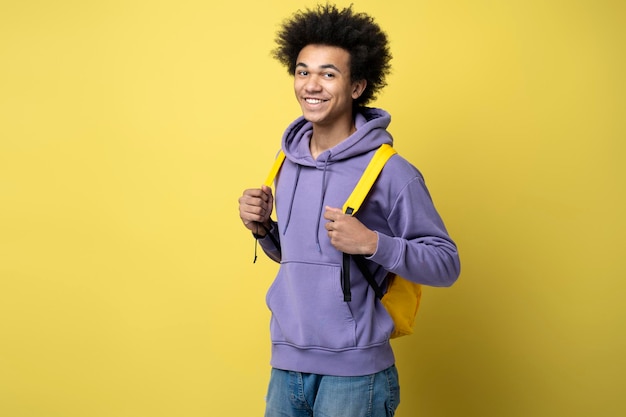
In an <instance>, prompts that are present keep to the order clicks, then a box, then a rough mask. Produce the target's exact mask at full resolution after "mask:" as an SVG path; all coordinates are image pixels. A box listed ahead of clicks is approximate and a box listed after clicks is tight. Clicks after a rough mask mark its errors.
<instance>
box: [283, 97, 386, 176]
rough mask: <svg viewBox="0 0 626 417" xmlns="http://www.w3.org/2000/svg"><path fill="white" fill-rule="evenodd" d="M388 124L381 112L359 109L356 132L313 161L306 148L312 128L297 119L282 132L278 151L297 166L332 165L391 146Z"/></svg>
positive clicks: (367, 108) (309, 123) (307, 147)
mask: <svg viewBox="0 0 626 417" xmlns="http://www.w3.org/2000/svg"><path fill="white" fill-rule="evenodd" d="M390 122H391V116H390V115H389V113H387V112H386V111H384V110H382V109H377V108H370V107H362V108H359V109H358V110H357V113H356V116H355V126H356V131H355V132H354V133H353V134H352V135H350V136H349V137H348V138H346V139H345V140H344V141H342V142H340V143H339V144H337V145H336V146H334V147H333V148H331V149H328V150H326V151H324V152H322V154H320V156H319V157H318V159H317V161H316V160H314V159H313V158H312V157H311V151H310V148H309V142H310V140H311V135H312V134H313V124H312V123H311V122H308V121H306V120H305V119H304V117H302V116H301V117H299V118H298V119H296V120H295V121H294V122H293V123H291V125H289V127H288V128H287V130H286V131H285V134H284V135H283V140H282V149H283V151H284V152H285V155H286V156H287V158H288V159H289V160H290V161H292V162H294V163H295V164H298V165H304V166H316V165H319V164H332V162H333V161H340V160H343V159H348V158H351V157H353V156H356V155H361V154H363V153H366V152H369V151H371V150H373V149H376V148H378V147H379V146H380V145H382V144H384V143H388V144H390V145H393V139H392V137H391V135H390V134H389V133H388V132H387V130H386V129H387V126H389V123H390Z"/></svg>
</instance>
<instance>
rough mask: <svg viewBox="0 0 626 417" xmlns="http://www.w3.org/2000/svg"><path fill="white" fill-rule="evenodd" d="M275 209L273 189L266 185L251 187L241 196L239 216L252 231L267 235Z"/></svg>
mask: <svg viewBox="0 0 626 417" xmlns="http://www.w3.org/2000/svg"><path fill="white" fill-rule="evenodd" d="M273 209H274V196H273V195H272V189H271V188H270V187H268V186H266V185H263V186H262V187H261V188H249V189H247V190H245V191H244V192H243V195H242V196H241V197H239V217H240V218H241V221H242V222H243V224H244V226H246V227H247V228H248V229H249V230H250V231H252V233H257V234H259V235H260V236H265V229H264V228H263V227H262V226H261V225H265V227H267V228H268V229H269V228H270V226H271V225H270V216H271V215H272V210H273Z"/></svg>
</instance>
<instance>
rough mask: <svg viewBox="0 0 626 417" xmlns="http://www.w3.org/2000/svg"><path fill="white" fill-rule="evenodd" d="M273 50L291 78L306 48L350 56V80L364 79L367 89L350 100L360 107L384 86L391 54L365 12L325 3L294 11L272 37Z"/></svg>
mask: <svg viewBox="0 0 626 417" xmlns="http://www.w3.org/2000/svg"><path fill="white" fill-rule="evenodd" d="M276 44H277V45H278V46H277V47H276V49H274V50H273V51H272V56H273V57H274V58H276V59H277V60H278V61H279V62H280V63H281V64H283V65H284V66H286V67H287V70H288V72H289V74H291V75H294V73H295V69H296V68H295V67H296V60H297V58H298V54H299V53H300V51H301V50H302V48H304V47H305V46H307V45H311V44H317V45H328V46H336V47H340V48H343V49H345V50H346V51H348V52H349V53H350V77H351V80H352V81H359V80H366V81H367V87H366V88H365V91H364V92H363V94H361V96H360V97H359V98H358V99H356V100H355V101H354V105H355V106H357V107H358V106H364V105H366V104H367V103H369V102H370V101H372V100H374V99H375V98H376V96H377V94H378V93H379V92H380V90H381V89H382V88H383V87H385V86H386V85H387V82H386V81H385V77H386V76H387V75H388V74H389V73H390V72H391V64H390V61H391V52H390V50H389V43H388V40H387V35H386V33H385V32H383V31H382V30H381V29H380V27H379V26H378V24H376V23H375V22H374V19H373V18H372V17H370V16H369V15H367V14H365V13H356V12H353V10H352V6H350V7H347V8H345V9H343V10H339V9H337V7H336V6H334V5H330V4H326V5H318V6H317V9H306V10H304V11H302V10H298V11H296V12H295V13H294V14H293V16H292V17H291V18H290V19H287V20H285V21H284V22H283V24H282V26H281V28H280V30H279V31H278V32H277V34H276Z"/></svg>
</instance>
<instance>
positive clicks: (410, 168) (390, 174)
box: [380, 153, 424, 183]
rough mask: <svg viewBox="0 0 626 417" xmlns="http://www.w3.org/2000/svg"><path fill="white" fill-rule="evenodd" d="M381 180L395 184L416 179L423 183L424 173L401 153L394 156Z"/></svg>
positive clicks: (383, 171) (386, 166)
mask: <svg viewBox="0 0 626 417" xmlns="http://www.w3.org/2000/svg"><path fill="white" fill-rule="evenodd" d="M380 179H381V180H383V181H385V180H386V181H393V182H400V183H402V182H409V181H413V180H415V179H420V180H422V181H423V179H424V178H423V176H422V173H421V172H420V171H419V170H418V169H417V167H415V165H413V164H412V163H411V162H409V161H408V160H407V159H405V158H404V157H403V156H402V155H400V154H399V153H396V154H395V155H393V156H392V157H391V158H389V160H388V161H387V163H386V164H385V167H384V168H383V170H382V172H381V178H380Z"/></svg>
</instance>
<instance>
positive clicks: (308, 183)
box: [239, 5, 460, 417]
mask: <svg viewBox="0 0 626 417" xmlns="http://www.w3.org/2000/svg"><path fill="white" fill-rule="evenodd" d="M277 44H278V47H277V49H276V50H275V51H274V56H275V57H276V58H277V59H278V60H279V61H280V62H281V63H283V64H285V66H286V67H287V68H288V70H289V73H290V74H292V75H293V76H294V90H295V96H296V99H297V100H298V103H299V104H300V107H301V109H302V117H299V118H298V119H296V120H295V121H294V122H293V123H292V124H291V125H290V126H289V127H288V128H287V130H286V132H285V134H284V136H283V139H282V149H283V151H284V152H285V154H286V157H287V158H286V160H285V162H284V164H283V166H282V168H281V170H280V172H279V175H278V176H277V178H276V182H275V185H276V212H277V213H276V217H277V219H278V220H277V222H275V221H273V220H272V219H271V217H270V215H271V214H272V209H273V203H274V196H273V195H272V190H271V189H270V188H268V187H266V186H263V187H261V188H253V189H248V190H245V191H244V192H243V195H242V196H241V197H240V199H239V212H240V217H241V220H242V221H243V224H244V225H245V227H247V228H248V229H249V230H250V231H252V233H253V235H254V237H255V238H256V239H258V242H259V244H260V245H261V246H262V248H263V250H264V251H265V253H266V254H267V255H268V256H269V257H270V258H271V259H273V260H275V261H277V262H280V268H279V271H278V274H277V276H276V278H275V280H274V282H273V284H272V286H271V287H270V289H269V291H268V293H267V304H268V307H269V308H270V310H271V312H272V319H271V324H270V332H271V338H272V359H271V365H272V375H271V378H270V384H269V389H268V396H267V405H266V412H265V413H266V414H265V415H266V417H274V416H283V417H284V416H315V417H317V416H320V417H321V416H324V417H363V416H373V417H382V416H392V415H393V414H394V413H395V410H396V407H397V406H398V403H399V401H400V399H399V386H398V375H397V371H396V368H395V365H394V363H395V361H394V355H393V352H392V349H391V345H390V343H389V336H390V334H391V331H392V330H393V326H394V325H393V321H392V319H391V318H390V316H389V314H388V313H387V311H386V310H385V308H384V307H383V305H382V304H381V303H380V300H378V299H377V298H376V296H375V294H374V292H373V290H372V288H371V286H370V285H369V284H368V283H367V281H366V279H365V278H364V277H363V276H362V275H361V273H360V271H359V270H358V268H356V267H353V268H351V271H352V272H351V273H350V282H351V293H352V298H351V301H344V297H343V292H342V282H341V278H342V252H345V253H348V254H362V255H365V256H366V259H367V263H368V267H369V270H370V271H372V274H373V276H374V277H375V279H376V280H377V281H378V282H379V283H381V285H382V286H383V288H384V287H385V284H386V283H385V277H386V273H387V271H391V272H393V273H397V274H399V275H401V276H403V277H405V278H408V279H410V280H413V281H415V282H417V283H421V284H424V285H431V286H449V285H452V284H453V283H454V282H455V280H456V279H457V277H458V275H459V270H460V264H459V258H458V254H457V249H456V246H455V244H454V242H453V241H452V240H451V239H450V237H449V236H448V233H447V231H446V229H445V227H444V224H443V222H442V220H441V218H440V217H439V215H438V214H437V211H436V210H435V207H434V205H433V203H432V201H431V198H430V196H429V193H428V191H427V189H426V186H425V185H424V180H423V178H422V176H421V174H420V173H419V171H418V170H417V169H416V168H415V167H413V166H412V165H411V164H410V163H409V162H407V161H406V160H405V159H403V158H402V157H401V156H399V155H395V156H393V157H392V158H391V159H390V160H389V161H388V162H387V164H386V165H385V167H384V169H383V171H382V172H381V174H380V176H379V178H378V180H377V181H376V183H375V185H374V186H373V188H372V189H371V191H370V193H369V195H368V197H367V200H366V201H365V202H364V203H363V205H362V206H361V209H360V211H359V212H358V214H357V216H355V217H352V216H349V215H346V214H344V213H343V212H342V210H341V208H340V207H342V205H343V203H344V202H345V200H346V199H347V197H348V195H349V194H350V192H351V191H352V189H353V188H354V187H355V185H356V183H357V181H358V180H359V178H360V176H361V174H362V173H363V170H364V169H365V167H366V166H367V164H368V162H369V160H370V159H371V158H372V155H373V153H374V152H375V151H376V149H378V147H380V145H382V144H384V143H388V144H392V137H391V135H390V134H389V133H388V132H387V131H386V128H387V126H388V125H389V122H390V116H389V114H388V113H386V112H385V111H384V110H381V109H376V108H369V107H365V105H366V104H367V103H368V102H370V101H371V100H372V99H373V98H375V95H376V93H377V92H378V91H379V90H380V89H381V88H382V87H384V85H385V76H386V75H387V74H388V72H389V69H390V65H389V62H390V59H391V54H390V52H389V47H388V43H387V37H386V35H385V33H384V32H382V31H381V29H380V28H379V27H378V25H377V24H376V23H374V21H373V19H372V18H371V17H369V16H367V15H365V14H362V13H355V12H353V10H352V8H351V7H350V8H346V9H343V10H338V9H337V8H336V7H334V6H331V5H326V6H318V7H317V8H316V9H313V10H311V9H307V10H305V11H298V12H296V13H295V14H294V15H293V16H292V18H291V19H290V20H287V21H286V22H285V23H284V24H283V26H282V28H281V30H280V31H279V32H278V36H277Z"/></svg>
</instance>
